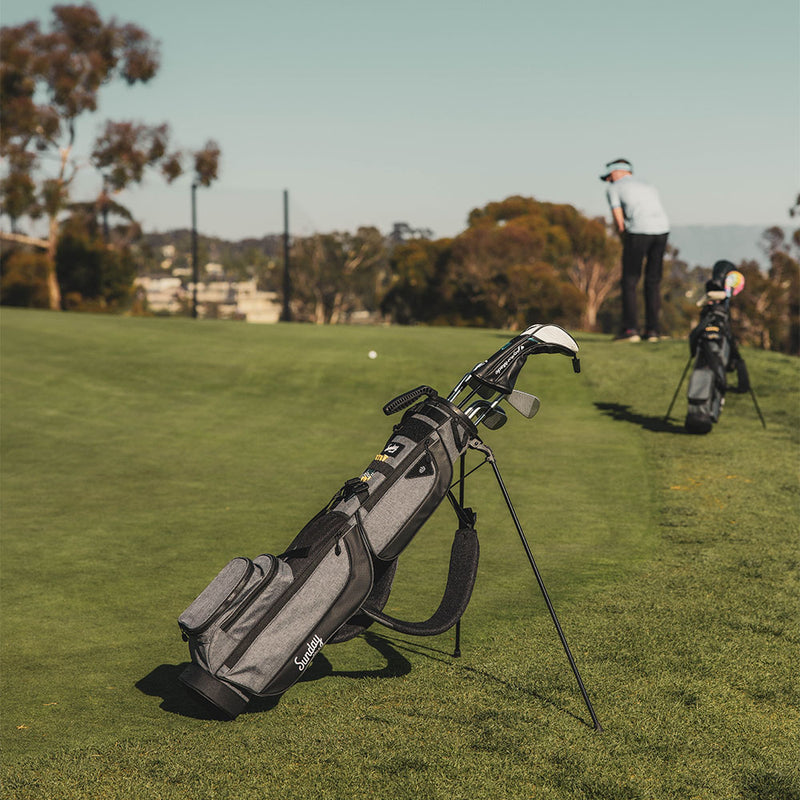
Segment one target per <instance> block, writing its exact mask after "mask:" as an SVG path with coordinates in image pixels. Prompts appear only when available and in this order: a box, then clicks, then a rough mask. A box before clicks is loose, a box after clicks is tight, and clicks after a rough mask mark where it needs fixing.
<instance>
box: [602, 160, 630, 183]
mask: <svg viewBox="0 0 800 800" xmlns="http://www.w3.org/2000/svg"><path fill="white" fill-rule="evenodd" d="M615 169H624V170H625V172H633V164H631V162H630V161H628V159H627V158H618V159H616V160H615V161H609V162H608V163H607V164H606V165H605V167H603V171H602V172H601V173H600V180H601V181H607V180H608V179H609V177H610V176H611V173H612V172H613V171H614V170H615Z"/></svg>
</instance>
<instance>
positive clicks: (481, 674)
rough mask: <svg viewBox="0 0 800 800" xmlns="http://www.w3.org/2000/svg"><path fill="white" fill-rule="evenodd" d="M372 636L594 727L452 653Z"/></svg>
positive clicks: (545, 699) (400, 640)
mask: <svg viewBox="0 0 800 800" xmlns="http://www.w3.org/2000/svg"><path fill="white" fill-rule="evenodd" d="M373 637H374V638H376V639H384V640H385V641H386V642H391V643H392V644H393V645H394V647H396V648H398V649H400V650H406V651H408V652H409V653H414V654H415V655H420V656H423V657H424V658H428V659H430V660H431V661H438V662H440V663H443V664H453V665H455V666H456V668H457V669H460V670H462V672H464V674H465V675H467V676H469V677H474V678H476V679H479V680H486V681H490V682H492V683H495V684H497V685H499V686H504V687H505V688H506V689H510V690H511V691H513V692H517V693H519V694H524V695H526V696H528V697H533V698H535V699H536V700H538V701H539V702H540V703H541V704H542V705H545V706H549V707H550V708H553V709H555V710H556V711H558V712H560V713H562V714H566V715H567V716H568V717H572V719H574V720H575V721H576V722H581V723H583V724H584V725H586V726H587V727H588V728H594V723H593V722H592V721H591V720H587V719H584V718H583V717H581V716H578V715H577V714H574V713H573V712H572V711H570V710H569V709H568V708H565V707H564V706H562V705H559V704H558V703H555V702H554V701H553V700H552V699H551V698H549V697H545V696H544V695H543V694H540V693H539V692H537V691H535V690H534V689H531V688H529V687H527V686H521V685H520V684H519V683H515V682H513V681H509V680H505V679H504V678H498V677H497V676H496V675H493V674H492V673H490V672H486V670H482V669H477V668H476V667H470V666H468V665H467V664H461V663H459V659H458V658H456V657H454V655H453V653H451V652H446V651H444V650H439V649H437V648H435V647H427V646H425V645H422V644H418V643H417V642H416V641H413V642H409V641H407V640H405V639H395V638H394V637H392V636H377V635H375V634H373Z"/></svg>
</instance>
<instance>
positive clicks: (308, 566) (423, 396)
mask: <svg viewBox="0 0 800 800" xmlns="http://www.w3.org/2000/svg"><path fill="white" fill-rule="evenodd" d="M577 352H578V345H577V344H576V342H575V340H574V339H573V338H572V337H571V336H570V335H569V334H568V333H567V332H566V331H564V330H563V329H562V328H559V327H558V326H555V325H533V326H531V327H530V328H528V329H527V330H525V331H524V332H523V333H521V334H519V335H518V336H516V337H514V338H513V339H512V340H511V341H510V342H508V343H507V344H506V345H505V346H504V347H503V348H501V349H500V350H499V351H498V352H497V353H495V354H494V355H492V356H491V357H490V358H489V359H487V360H486V361H483V362H481V363H479V364H477V365H476V366H475V367H474V368H473V369H472V370H470V372H468V373H467V374H466V375H465V376H464V377H463V378H462V380H461V381H460V382H459V383H458V384H457V385H456V387H455V388H454V389H453V391H452V392H451V394H450V395H449V397H448V398H447V399H445V398H443V397H440V396H439V395H438V394H437V392H436V391H435V390H434V389H432V388H430V387H429V386H419V387H417V388H416V389H413V390H412V391H410V392H407V393H406V394H403V395H400V396H399V397H397V398H395V399H394V400H392V401H391V402H389V403H387V404H386V406H384V409H383V410H384V412H385V413H386V414H387V415H388V414H394V413H397V412H400V411H405V413H404V414H403V416H402V419H401V420H400V422H399V423H398V424H397V425H395V426H394V431H393V433H392V435H391V436H390V438H389V440H388V441H387V442H386V444H385V445H384V447H383V448H382V449H381V451H380V452H379V453H378V454H377V455H376V456H375V458H374V459H373V461H372V462H371V463H370V464H369V466H368V467H367V468H366V469H365V470H364V472H363V474H362V475H361V476H360V477H359V478H353V479H351V480H348V481H347V482H346V483H345V484H344V486H343V487H342V488H341V489H340V490H339V491H338V492H337V493H336V494H335V495H334V497H333V498H332V499H331V501H330V502H329V503H328V505H326V506H325V508H323V509H322V510H321V511H320V512H319V513H318V514H317V515H316V516H315V517H314V518H313V519H312V520H311V521H310V522H308V524H307V525H306V526H305V527H304V528H303V529H302V530H301V531H300V533H299V534H298V535H297V536H296V537H295V539H294V540H293V541H292V542H291V544H290V545H289V546H288V548H287V549H286V550H285V551H284V552H283V553H282V554H280V555H277V556H275V555H266V554H264V555H260V556H258V557H256V558H254V559H249V558H243V557H239V558H234V559H233V560H232V561H230V562H229V563H228V564H227V565H226V566H225V567H224V568H223V569H222V570H221V571H220V572H219V574H218V575H217V576H216V577H215V578H214V580H213V581H212V582H211V583H210V584H209V585H208V586H207V587H206V588H205V589H204V590H203V592H202V593H201V594H200V595H199V596H198V597H197V598H196V599H195V600H194V601H193V602H192V603H191V605H190V606H189V607H188V608H187V609H186V610H185V611H184V612H183V613H182V614H181V615H180V617H179V619H178V624H179V625H180V628H181V631H182V634H183V637H184V639H185V640H186V641H188V643H189V653H190V655H191V659H192V662H191V664H189V665H188V666H187V667H186V669H185V670H184V672H183V673H182V674H181V676H180V680H181V682H182V683H183V684H184V685H185V686H186V687H187V688H188V689H189V690H190V691H191V692H192V693H193V694H194V695H195V696H198V697H199V698H200V699H201V700H203V701H205V702H207V703H210V704H211V705H212V706H213V707H214V708H215V709H216V710H217V712H219V713H221V714H222V715H223V716H225V717H228V718H231V719H232V718H235V717H236V716H237V715H238V714H240V713H241V712H242V711H243V710H244V709H245V707H246V705H247V703H248V702H249V700H250V699H251V698H252V697H254V696H259V697H263V696H275V695H280V694H282V693H283V692H285V691H286V690H287V689H288V688H289V687H290V686H292V684H294V683H295V682H296V681H297V680H298V679H299V678H300V677H301V676H302V674H303V672H304V670H306V669H307V668H308V665H309V664H310V663H311V661H312V659H313V658H314V656H316V655H317V654H318V653H319V652H320V649H321V648H322V647H323V645H327V644H334V643H339V642H345V641H347V640H348V639H351V638H353V637H354V636H357V635H358V634H360V633H362V632H363V631H364V630H365V629H366V628H367V627H368V626H369V625H371V624H372V623H373V622H378V623H380V624H382V625H384V626H386V627H388V628H390V629H392V630H395V631H398V632H400V633H405V634H411V635H420V636H430V635H435V634H440V633H444V632H445V631H447V630H449V629H450V628H452V627H453V626H455V627H456V648H455V653H454V655H456V656H457V655H460V652H459V642H460V618H461V615H462V614H463V613H464V610H465V609H466V607H467V603H468V602H469V599H470V595H471V592H472V587H473V585H474V583H475V576H476V574H477V569H478V552H479V548H478V537H477V534H476V532H475V516H476V515H475V513H474V512H473V511H472V509H470V508H467V507H466V506H465V502H464V483H465V479H466V477H467V474H468V473H467V472H466V467H465V462H466V455H467V451H468V450H475V451H476V452H478V453H480V454H481V455H482V457H483V461H482V462H481V464H479V465H478V466H477V467H475V468H474V469H472V470H470V473H471V472H474V471H475V469H477V468H478V467H479V466H482V465H483V464H486V463H489V464H491V466H492V469H493V471H494V474H495V477H496V479H497V482H498V484H499V486H500V489H501V491H502V493H503V497H504V499H505V502H506V504H507V506H508V509H509V512H510V514H511V517H512V519H513V521H514V524H515V526H516V529H517V532H518V533H519V536H520V538H521V540H522V544H523V546H524V548H525V552H526V554H527V556H528V559H529V561H530V564H531V567H532V568H533V571H534V574H535V576H536V580H537V582H538V584H539V588H540V590H541V591H542V594H543V595H544V599H545V601H546V603H547V607H548V610H549V612H550V615H551V617H552V620H553V623H554V625H555V627H556V630H557V632H558V635H559V637H560V639H561V643H562V646H563V647H564V650H565V652H566V655H567V658H568V659H569V662H570V666H571V667H572V670H573V673H574V675H575V678H576V680H577V682H578V686H579V687H580V690H581V693H582V695H583V699H584V701H585V703H586V705H587V708H588V709H589V713H590V715H591V717H592V722H593V724H594V727H595V728H596V729H600V724H599V722H598V721H597V717H596V716H595V713H594V709H593V708H592V705H591V702H590V700H589V697H588V694H587V693H586V689H585V687H584V685H583V682H582V680H581V677H580V674H579V672H578V668H577V666H576V664H575V661H574V659H573V657H572V654H571V652H570V650H569V646H568V645H567V641H566V638H565V637H564V634H563V632H562V630H561V626H560V624H559V622H558V619H557V617H556V614H555V610H554V609H553V606H552V604H551V602H550V599H549V597H548V595H547V590H546V589H545V586H544V583H543V582H542V578H541V575H540V574H539V570H538V568H537V566H536V562H535V561H534V559H533V555H532V554H531V551H530V547H529V546H528V542H527V540H526V538H525V534H524V532H523V530H522V528H521V526H520V523H519V520H518V518H517V515H516V513H515V511H514V508H513V506H512V504H511V500H510V498H509V496H508V492H507V491H506V487H505V484H504V483H503V480H502V478H501V476H500V472H499V470H498V467H497V464H496V462H495V459H494V455H493V454H492V451H491V450H490V448H489V447H488V446H487V445H485V444H484V443H483V442H482V440H481V438H480V436H479V433H478V425H479V424H483V425H484V426H485V427H488V428H489V429H496V428H499V427H500V426H501V425H502V424H503V423H504V422H505V421H506V419H507V417H506V414H505V411H504V410H503V409H502V408H501V407H500V403H501V402H502V401H508V403H509V404H510V405H511V406H512V407H513V408H515V409H517V410H518V411H520V412H521V413H522V414H523V415H524V416H526V417H532V416H533V415H534V414H535V413H536V411H537V410H538V408H539V400H538V398H536V397H534V396H533V395H529V394H525V393H524V392H519V391H516V390H515V389H514V384H515V382H516V379H517V376H518V374H519V371H520V369H521V368H522V366H523V365H524V363H525V361H526V359H527V358H528V356H530V355H533V354H537V353H561V354H563V355H567V356H569V357H571V358H572V360H573V365H574V368H575V371H576V372H577V371H579V361H578V358H577ZM456 465H458V468H459V475H458V478H457V479H456V480H455V481H454V473H455V467H456ZM456 487H457V491H458V496H456V494H454V492H453V490H454V489H455V488H456ZM445 497H447V498H448V500H449V502H450V503H451V505H452V506H453V509H454V510H455V512H456V516H457V518H458V530H457V531H456V534H455V539H454V541H453V546H452V549H451V558H450V568H449V572H448V577H447V583H446V587H445V590H444V596H443V598H442V601H441V603H440V605H439V607H438V609H437V610H436V611H435V612H434V614H433V615H432V616H431V617H430V618H429V619H428V620H425V621H423V622H407V621H404V620H400V619H396V618H394V617H391V616H389V615H388V614H385V613H384V612H383V608H384V605H385V604H386V601H387V599H388V597H389V592H390V590H391V587H392V580H393V578H394V574H395V569H396V567H397V558H398V556H399V554H400V553H401V552H402V550H403V549H404V548H405V547H406V545H407V544H408V543H409V542H410V541H411V539H412V538H413V537H414V535H415V534H416V533H417V531H418V530H419V529H420V527H421V526H422V525H423V523H424V522H425V521H426V520H427V519H428V517H430V515H431V514H432V513H433V511H434V510H435V509H436V508H437V507H438V505H439V504H440V503H441V502H442V500H444V498H445Z"/></svg>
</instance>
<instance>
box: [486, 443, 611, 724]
mask: <svg viewBox="0 0 800 800" xmlns="http://www.w3.org/2000/svg"><path fill="white" fill-rule="evenodd" d="M484 448H485V449H484ZM478 449H480V450H482V451H483V452H484V454H485V455H486V460H487V461H488V462H489V463H490V464H491V465H492V469H493V470H494V476H495V478H497V483H498V485H499V486H500V491H501V492H502V493H503V499H504V500H505V501H506V506H508V511H509V513H510V514H511V519H512V520H513V521H514V527H515V528H516V529H517V533H518V534H519V538H520V539H521V540H522V546H523V547H524V548H525V554H526V555H527V556H528V561H529V562H530V565H531V567H532V568H533V574H534V575H535V576H536V582H537V583H538V584H539V589H540V590H541V592H542V597H544V601H545V603H546V604H547V610H548V611H549V612H550V617H551V619H552V620H553V625H555V629H556V631H557V632H558V638H559V639H560V640H561V645H562V647H563V648H564V652H565V653H566V655H567V659H568V661H569V665H570V667H572V673H573V675H575V680H576V681H577V682H578V688H579V689H580V690H581V695H582V696H583V701H584V703H586V708H587V709H588V710H589V714H590V715H591V717H592V723H593V725H594V729H595V730H596V731H602V730H603V727H602V725H600V721H599V720H598V719H597V715H596V714H595V713H594V707H593V706H592V701H591V700H590V699H589V694H588V692H587V691H586V687H585V686H584V685H583V680H582V679H581V674H580V672H579V671H578V665H577V664H576V663H575V659H574V658H573V657H572V651H571V650H570V649H569V645H568V644H567V637H566V636H564V631H563V630H561V625H560V623H559V621H558V617H557V616H556V610H555V608H553V604H552V602H551V601H550V595H549V594H548V593H547V588H546V587H545V585H544V580H543V579H542V576H541V574H540V573H539V568H538V567H537V566H536V561H535V560H534V558H533V553H532V552H531V548H530V546H529V545H528V540H527V539H526V538H525V532H524V531H523V530H522V525H521V524H520V521H519V517H517V512H516V511H515V510H514V506H513V504H512V502H511V498H510V497H509V494H508V490H507V489H506V485H505V483H504V482H503V478H502V476H501V475H500V470H499V469H498V467H497V462H496V461H495V458H494V453H492V451H491V450H490V449H489V448H488V447H486V445H484V444H481V446H480V447H479V448H478Z"/></svg>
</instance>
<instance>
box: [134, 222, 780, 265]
mask: <svg viewBox="0 0 800 800" xmlns="http://www.w3.org/2000/svg"><path fill="white" fill-rule="evenodd" d="M767 227H768V226H767V225H676V226H675V227H674V228H673V229H672V231H671V232H670V237H669V241H670V244H671V245H672V246H673V247H677V248H678V251H679V257H680V258H681V259H682V260H683V261H686V262H687V263H688V264H689V266H690V267H694V266H703V267H710V266H712V265H713V264H714V262H715V261H719V260H720V259H721V258H725V259H727V260H728V261H732V262H733V263H734V264H738V263H739V262H740V261H744V260H752V261H758V263H759V264H761V265H762V266H763V267H766V266H768V261H767V258H766V256H765V255H764V252H763V250H762V249H761V247H760V245H759V242H760V240H761V235H762V234H763V233H764V231H765V230H766V229H767ZM782 227H783V230H784V231H785V232H786V235H787V238H788V237H789V236H790V235H791V231H792V230H793V228H792V227H791V226H788V225H784V226H782ZM145 239H146V241H147V242H148V243H149V244H150V245H152V246H155V247H158V248H160V247H162V246H163V245H166V244H173V245H175V246H176V247H177V248H178V250H179V251H182V252H188V251H189V249H190V246H191V231H190V230H188V229H183V230H174V231H167V232H165V233H147V234H145ZM201 240H202V241H204V242H205V243H206V245H207V247H208V252H207V254H208V256H209V258H211V259H212V260H218V261H227V260H230V258H231V256H240V257H241V256H242V255H243V254H244V253H246V252H247V251H248V250H253V249H256V250H261V251H262V252H264V253H265V254H266V255H268V256H270V257H275V256H277V255H279V253H281V252H282V247H283V239H282V236H281V235H280V234H277V233H276V234H271V235H268V236H264V237H262V238H251V239H242V240H241V241H238V242H236V241H227V240H225V239H218V238H214V237H207V236H203V235H201Z"/></svg>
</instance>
